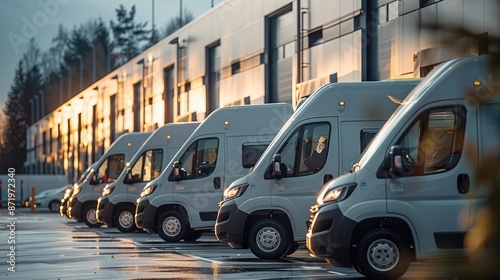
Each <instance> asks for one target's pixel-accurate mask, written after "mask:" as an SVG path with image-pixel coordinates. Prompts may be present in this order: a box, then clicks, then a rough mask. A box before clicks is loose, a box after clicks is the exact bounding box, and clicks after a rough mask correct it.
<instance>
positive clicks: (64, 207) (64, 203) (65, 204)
mask: <svg viewBox="0 0 500 280" xmlns="http://www.w3.org/2000/svg"><path fill="white" fill-rule="evenodd" d="M95 166H96V162H94V163H92V164H91V165H90V166H89V167H87V169H85V171H84V172H83V173H82V175H80V178H78V180H77V181H76V182H75V183H73V185H71V187H70V188H69V189H67V190H66V191H65V192H64V195H63V197H62V199H61V203H60V206H59V214H61V216H63V217H64V216H66V217H67V218H68V219H71V213H70V212H69V211H68V209H69V206H70V205H69V200H70V198H71V197H72V196H73V192H74V190H75V189H77V188H78V185H80V184H82V183H83V182H84V181H85V180H86V178H87V176H88V174H89V173H90V171H92V170H93V169H94V168H95Z"/></svg>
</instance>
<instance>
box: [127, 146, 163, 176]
mask: <svg viewBox="0 0 500 280" xmlns="http://www.w3.org/2000/svg"><path fill="white" fill-rule="evenodd" d="M162 160H163V150H162V149H154V150H148V151H145V152H144V153H143V154H142V155H141V157H140V158H139V159H138V160H137V161H136V163H135V164H134V166H133V167H132V176H133V177H134V178H135V180H134V181H135V182H149V181H151V180H153V179H155V178H156V177H158V176H159V175H160V173H161V168H162V166H161V163H162Z"/></svg>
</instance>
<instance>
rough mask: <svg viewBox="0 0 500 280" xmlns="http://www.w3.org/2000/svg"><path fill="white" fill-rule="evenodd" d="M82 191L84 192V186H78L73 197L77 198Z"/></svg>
mask: <svg viewBox="0 0 500 280" xmlns="http://www.w3.org/2000/svg"><path fill="white" fill-rule="evenodd" d="M81 191H82V186H78V187H76V188H75V189H74V190H73V195H72V196H75V195H77V194H79V193H80V192H81Z"/></svg>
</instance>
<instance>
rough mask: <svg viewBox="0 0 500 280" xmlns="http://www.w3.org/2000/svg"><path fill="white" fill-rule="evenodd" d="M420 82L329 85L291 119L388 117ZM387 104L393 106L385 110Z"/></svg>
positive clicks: (304, 104) (389, 81) (321, 88)
mask: <svg viewBox="0 0 500 280" xmlns="http://www.w3.org/2000/svg"><path fill="white" fill-rule="evenodd" d="M420 81H421V79H405V80H386V81H370V82H342V83H330V84H327V85H324V86H321V87H320V88H318V89H317V90H316V91H315V92H314V93H313V94H311V96H309V97H308V98H307V100H306V101H305V102H304V103H303V104H302V105H301V106H300V107H299V108H298V109H297V111H296V113H295V114H294V118H297V117H299V116H300V119H307V118H314V117H326V116H345V117H357V118H363V117H366V118H369V117H377V116H385V117H387V116H390V115H391V114H392V112H394V110H395V109H396V108H397V106H399V104H398V102H401V101H403V100H404V99H405V97H406V96H407V95H408V93H409V92H410V91H411V90H412V89H413V88H414V87H415V86H416V85H417V84H418V83H419V82H420ZM390 104H394V105H395V106H388V105H390ZM311 108H314V109H311Z"/></svg>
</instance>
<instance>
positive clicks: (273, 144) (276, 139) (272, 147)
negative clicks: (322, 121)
mask: <svg viewBox="0 0 500 280" xmlns="http://www.w3.org/2000/svg"><path fill="white" fill-rule="evenodd" d="M328 86H329V84H326V85H322V86H320V87H319V88H318V89H316V90H315V91H314V92H313V93H312V94H311V95H310V96H309V97H308V98H306V100H304V101H303V103H302V104H301V105H300V107H297V109H296V110H295V112H293V114H292V115H291V116H290V118H288V121H287V122H286V123H285V124H284V125H283V126H282V127H281V129H280V131H279V132H278V134H276V136H275V137H274V139H273V140H272V141H271V143H269V146H267V149H266V150H265V151H264V152H263V153H262V156H261V157H260V158H259V160H258V161H257V162H256V163H255V165H254V168H252V169H250V170H249V171H248V173H249V174H250V173H252V172H253V171H254V170H255V169H257V166H259V165H260V164H262V163H261V162H262V161H263V160H264V159H265V158H268V161H269V158H272V156H273V155H270V156H269V155H268V154H269V153H270V152H271V151H274V150H276V145H277V144H278V143H279V142H281V140H283V138H284V137H285V135H286V134H287V133H288V132H289V131H290V129H291V128H293V126H292V123H293V122H294V120H295V118H296V117H297V116H298V115H299V114H300V112H301V111H302V110H307V109H306V108H307V107H309V106H307V104H308V103H309V102H312V101H311V100H312V98H311V96H312V95H313V94H321V93H320V92H321V91H323V90H324V89H326V88H327V87H328ZM263 164H265V165H266V166H267V165H268V164H269V162H265V163H263Z"/></svg>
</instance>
